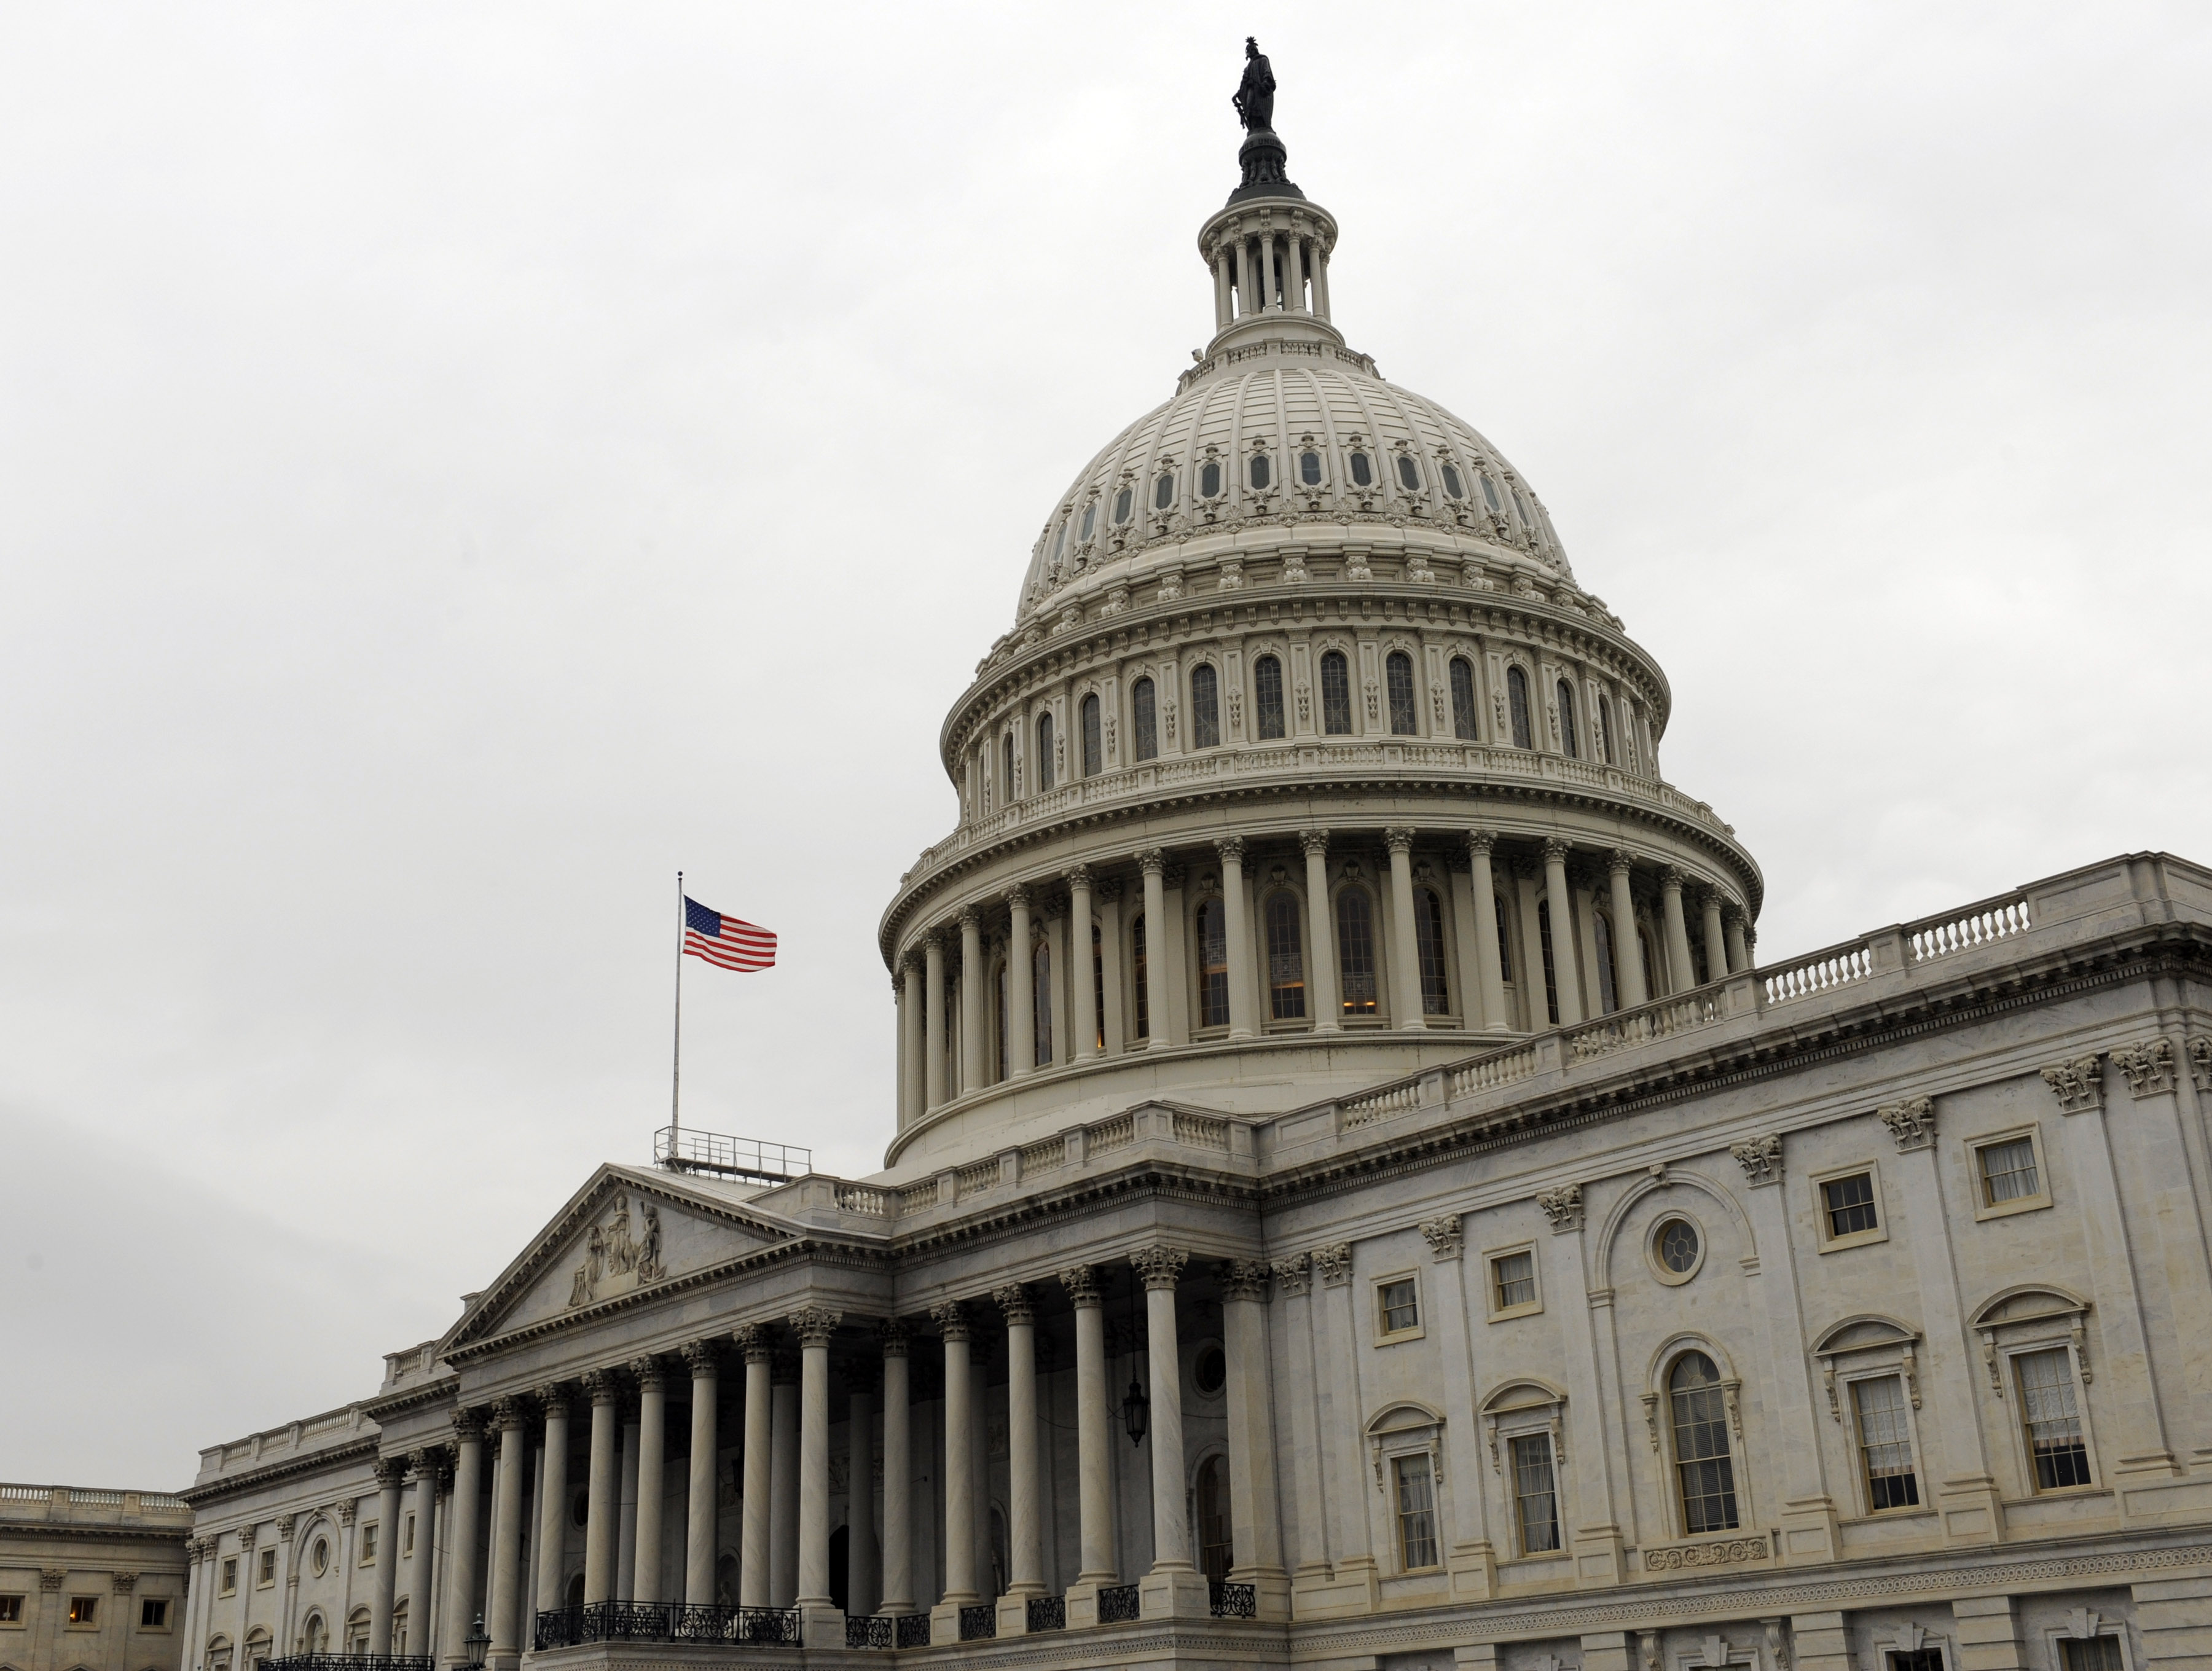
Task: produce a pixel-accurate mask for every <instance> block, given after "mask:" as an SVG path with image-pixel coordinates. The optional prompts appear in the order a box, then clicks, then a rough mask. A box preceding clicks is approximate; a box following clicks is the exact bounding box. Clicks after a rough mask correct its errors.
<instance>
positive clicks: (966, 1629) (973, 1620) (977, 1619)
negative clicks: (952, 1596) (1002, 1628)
mask: <svg viewBox="0 0 2212 1671" xmlns="http://www.w3.org/2000/svg"><path fill="white" fill-rule="evenodd" d="M998 1633H999V1609H998V1607H997V1606H996V1605H995V1604H994V1603H993V1602H989V1601H985V1602H982V1603H980V1604H979V1605H977V1606H975V1607H963V1608H961V1609H960V1639H961V1640H962V1641H963V1642H987V1641H989V1640H990V1639H991V1638H993V1637H994V1636H996V1635H998Z"/></svg>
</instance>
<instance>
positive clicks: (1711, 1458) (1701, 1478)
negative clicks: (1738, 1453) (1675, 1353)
mask: <svg viewBox="0 0 2212 1671" xmlns="http://www.w3.org/2000/svg"><path fill="white" fill-rule="evenodd" d="M1667 1392H1668V1413H1669V1417H1670V1425H1672V1426H1673V1428H1674V1470H1675V1478H1676V1480H1677V1483H1678V1485H1679V1487H1680V1492H1681V1498H1682V1529H1683V1531H1684V1532H1686V1533H1689V1534H1693V1535H1694V1534H1697V1533H1699V1532H1726V1531H1730V1530H1733V1529H1734V1528H1735V1525H1736V1523H1737V1522H1736V1511H1735V1462H1734V1460H1733V1459H1732V1458H1731V1457H1730V1456H1729V1432H1728V1403H1727V1399H1726V1396H1725V1395H1724V1394H1723V1390H1722V1388H1721V1377H1720V1371H1719V1370H1716V1369H1715V1368H1714V1367H1713V1360H1712V1359H1711V1358H1708V1357H1706V1356H1705V1353H1703V1352H1684V1353H1683V1354H1682V1356H1681V1357H1680V1358H1679V1359H1677V1360H1676V1362H1675V1364H1674V1370H1673V1372H1672V1373H1670V1374H1669V1375H1668V1377H1667Z"/></svg>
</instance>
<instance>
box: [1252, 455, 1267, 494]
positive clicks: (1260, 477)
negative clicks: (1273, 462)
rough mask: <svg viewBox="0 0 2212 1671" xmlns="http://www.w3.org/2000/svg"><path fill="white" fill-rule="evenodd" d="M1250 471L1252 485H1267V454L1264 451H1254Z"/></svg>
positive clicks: (1260, 486)
mask: <svg viewBox="0 0 2212 1671" xmlns="http://www.w3.org/2000/svg"><path fill="white" fill-rule="evenodd" d="M1251 473H1252V485H1253V486H1254V487H1255V488H1264V487H1266V486H1267V454H1266V453H1254V454H1253V455H1252V472H1251Z"/></svg>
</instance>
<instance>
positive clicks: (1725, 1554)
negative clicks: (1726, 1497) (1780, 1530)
mask: <svg viewBox="0 0 2212 1671" xmlns="http://www.w3.org/2000/svg"><path fill="white" fill-rule="evenodd" d="M1771 1553H1772V1552H1771V1550H1769V1549H1768V1547H1767V1544H1766V1540H1765V1538H1729V1539H1728V1540H1725V1541H1724V1542H1721V1543H1684V1544H1674V1545H1672V1546H1668V1547H1667V1548H1663V1549H1646V1550H1645V1551H1644V1571H1646V1572H1679V1571H1685V1570H1686V1569H1690V1568H1695V1567H1704V1566H1736V1565H1741V1564H1742V1563H1744V1562H1746V1561H1763V1560H1765V1559H1769V1557H1770V1556H1771Z"/></svg>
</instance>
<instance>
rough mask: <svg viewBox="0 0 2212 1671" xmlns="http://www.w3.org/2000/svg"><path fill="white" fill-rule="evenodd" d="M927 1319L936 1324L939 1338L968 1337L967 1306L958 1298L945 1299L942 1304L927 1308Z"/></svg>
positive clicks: (960, 1338) (961, 1338) (959, 1338)
mask: <svg viewBox="0 0 2212 1671" xmlns="http://www.w3.org/2000/svg"><path fill="white" fill-rule="evenodd" d="M929 1321H930V1322H933V1323H935V1324H936V1325H937V1333H938V1334H939V1337H940V1338H942V1339H944V1340H966V1339H967V1338H968V1308H967V1307H966V1306H964V1305H963V1304H962V1303H960V1302H959V1301H958V1300H947V1301H945V1303H944V1304H942V1305H933V1306H931V1307H930V1308H929Z"/></svg>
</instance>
